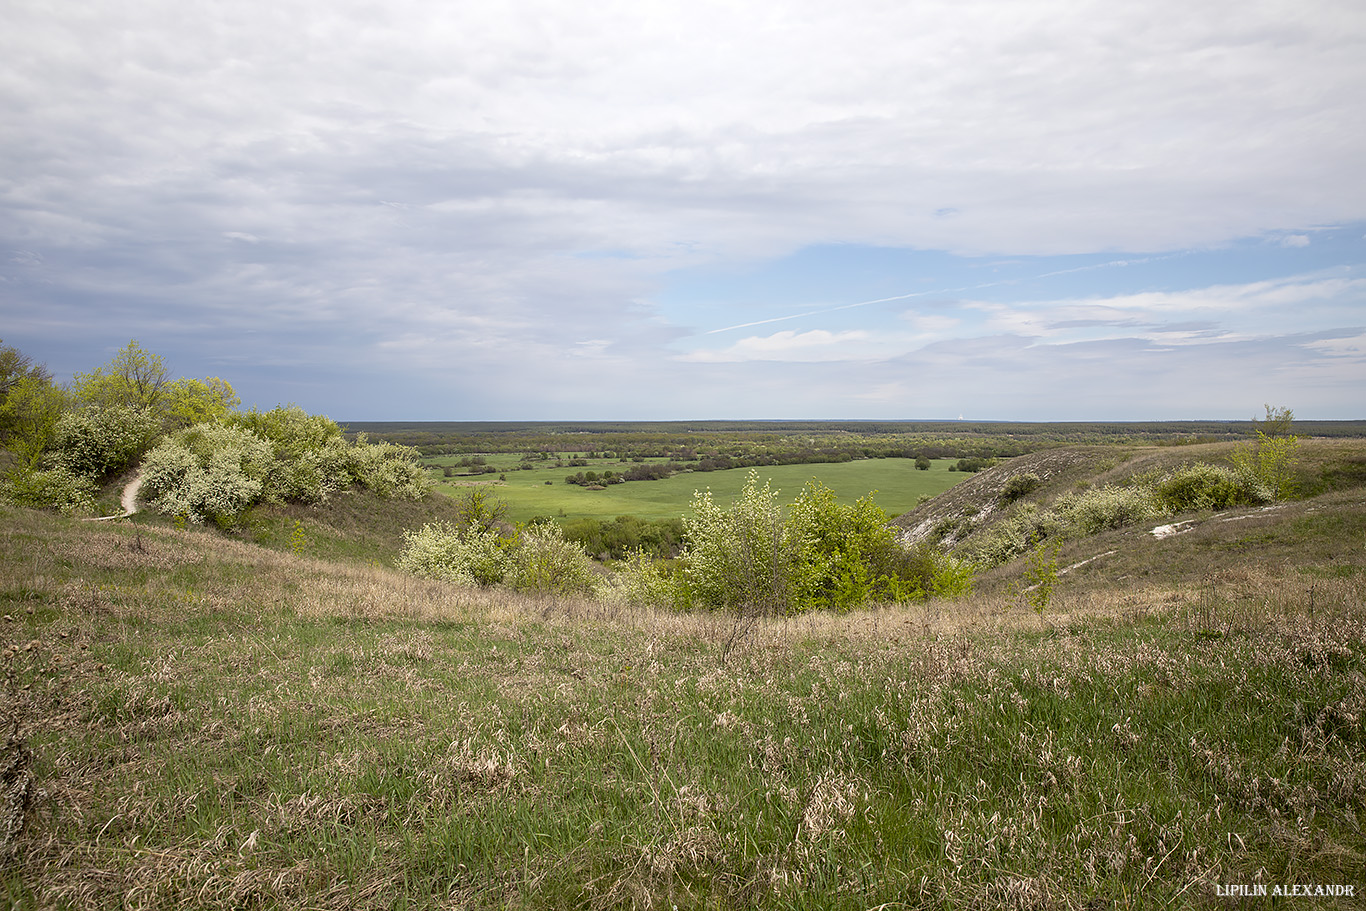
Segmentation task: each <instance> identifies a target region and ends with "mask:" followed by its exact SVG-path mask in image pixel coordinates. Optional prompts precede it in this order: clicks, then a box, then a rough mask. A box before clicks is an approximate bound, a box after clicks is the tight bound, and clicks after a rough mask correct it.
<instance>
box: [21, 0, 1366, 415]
mask: <svg viewBox="0 0 1366 911" xmlns="http://www.w3.org/2000/svg"><path fill="white" fill-rule="evenodd" d="M1363 163H1366V4H1362V3H1361V2H1360V0H1236V2H1233V0H1203V2H1200V3H1191V2H1189V0H1146V2H1144V3H1114V2H1112V0H1095V2H1088V0H1068V2H1060V0H842V2H840V3H830V2H825V0H819V2H817V0H813V2H805V0H770V2H762V3H760V2H742V0H731V2H721V3H716V2H710V0H690V2H673V0H620V2H618V0H595V2H593V3H571V2H568V0H508V2H481V3H473V2H465V0H386V2H385V3H384V4H378V3H375V2H373V0H364V2H361V0H269V2H264V0H231V2H227V0H224V2H218V0H138V2H136V3H93V2H90V0H8V2H6V3H5V12H4V28H3V29H0V339H3V340H4V342H5V343H6V344H9V345H14V346H16V347H18V348H20V349H21V350H23V351H24V352H25V353H27V354H29V355H30V356H32V357H33V358H34V359H35V360H39V361H43V362H45V363H47V365H48V366H49V368H50V369H51V370H52V371H53V372H54V373H55V374H56V375H57V376H58V377H59V378H66V377H69V376H70V375H71V373H72V372H74V371H81V370H89V369H91V368H93V367H95V366H98V365H99V364H102V363H104V362H107V361H108V360H109V359H110V358H111V357H112V356H113V355H114V353H115V352H116V351H117V350H118V349H119V348H120V347H122V346H123V345H124V344H126V343H127V342H128V341H129V339H133V338H136V339H137V340H138V341H139V342H140V343H141V344H142V345H143V346H144V347H146V348H148V349H150V350H152V351H155V352H158V353H160V354H162V355H163V356H164V357H165V358H166V360H167V362H168V365H169V366H170V368H171V370H172V372H173V373H175V374H177V375H184V376H195V377H203V376H220V377H223V378H224V379H227V380H228V381H229V382H231V383H232V384H233V385H234V386H235V387H236V388H237V390H238V392H239V393H240V394H241V396H242V398H243V400H244V403H245V404H247V405H259V406H261V407H267V408H268V407H273V406H274V405H276V404H281V403H288V402H293V403H296V404H299V405H301V406H303V407H305V408H307V409H308V410H309V411H314V412H322V413H326V414H328V415H329V416H331V417H332V418H334V419H337V420H341V421H347V420H354V421H362V420H554V419H580V420H588V419H604V420H611V419H619V420H644V419H702V418H850V419H854V418H882V419H895V418H901V419H915V418H956V417H958V416H960V415H962V416H965V417H968V418H972V419H1009V420H1150V419H1195V418H1244V419H1245V418H1249V417H1252V416H1253V415H1257V414H1260V413H1261V412H1262V406H1263V404H1264V403H1270V404H1274V405H1284V406H1289V407H1291V408H1293V409H1294V410H1295V413H1296V415H1297V416H1299V417H1303V418H1319V419H1334V418H1366V172H1363Z"/></svg>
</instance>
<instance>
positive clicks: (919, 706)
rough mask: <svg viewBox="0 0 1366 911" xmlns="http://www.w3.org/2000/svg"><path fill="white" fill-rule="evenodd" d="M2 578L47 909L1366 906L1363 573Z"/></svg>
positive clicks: (24, 785) (212, 563) (161, 553)
mask: <svg viewBox="0 0 1366 911" xmlns="http://www.w3.org/2000/svg"><path fill="white" fill-rule="evenodd" d="M1353 521H1354V522H1355V523H1356V524H1353V525H1350V526H1348V527H1349V528H1350V529H1353V530H1352V531H1351V532H1349V533H1350V534H1359V530H1360V516H1357V517H1356V518H1355V519H1354V520H1353ZM1335 534H1338V535H1339V536H1340V535H1341V534H1342V529H1339V530H1338V531H1337V532H1335ZM0 554H2V555H3V556H0V613H3V615H4V616H3V619H0V660H3V664H2V665H0V667H2V668H3V673H4V675H5V681H4V696H3V703H4V706H5V708H4V709H3V713H0V717H2V718H3V720H4V722H5V731H4V732H0V739H3V738H6V737H9V740H8V743H7V744H6V747H5V753H4V756H3V760H2V761H0V775H2V776H3V781H2V782H0V784H2V785H3V790H4V791H5V797H6V802H5V804H4V805H0V902H8V904H9V905H11V906H13V907H16V908H149V909H150V908H180V907H195V908H326V909H331V908H336V909H343V908H362V909H364V908H547V909H549V908H566V907H582V908H662V909H668V908H672V907H678V908H703V907H705V908H851V909H853V908H857V909H869V908H884V909H892V908H904V907H925V908H981V907H1009V908H1038V909H1045V908H1058V909H1081V908H1100V907H1110V906H1114V905H1119V906H1125V905H1128V906H1135V907H1155V908H1156V907H1206V906H1209V907H1222V906H1237V907H1247V906H1258V905H1259V904H1261V903H1264V900H1260V899H1256V900H1249V899H1229V898H1223V897H1220V895H1221V893H1220V889H1221V888H1223V887H1225V886H1226V885H1228V884H1256V883H1261V884H1267V885H1268V886H1271V885H1275V884H1341V885H1350V886H1353V887H1354V890H1355V895H1354V896H1350V897H1349V896H1338V897H1326V898H1313V899H1297V900H1295V902H1294V903H1293V904H1289V905H1287V906H1293V907H1301V906H1303V907H1314V908H1338V907H1341V908H1348V907H1357V906H1359V905H1360V903H1361V900H1362V899H1361V896H1362V895H1363V894H1366V873H1363V871H1366V835H1364V834H1363V832H1362V828H1361V818H1362V816H1363V814H1366V730H1363V723H1366V623H1364V622H1363V621H1364V618H1366V609H1364V608H1366V604H1364V603H1363V602H1364V600H1366V592H1364V591H1363V589H1364V588H1366V584H1363V583H1366V578H1363V576H1364V575H1366V574H1362V573H1359V572H1356V571H1344V572H1342V573H1337V574H1333V573H1324V574H1322V576H1316V577H1315V579H1314V584H1313V585H1312V586H1306V585H1305V584H1303V578H1304V577H1303V576H1302V575H1301V574H1299V573H1297V572H1296V571H1295V570H1294V569H1292V568H1288V567H1287V568H1284V569H1281V568H1277V566H1274V565H1270V566H1269V565H1256V564H1252V563H1249V564H1248V566H1246V567H1245V568H1242V569H1238V570H1234V569H1229V570H1227V571H1226V573H1225V576H1223V577H1221V579H1222V581H1219V580H1215V581H1213V582H1207V583H1206V584H1202V585H1199V586H1191V587H1190V588H1186V587H1183V586H1182V585H1180V584H1164V583H1161V582H1153V583H1151V584H1146V583H1145V584H1144V585H1143V586H1141V587H1135V585H1134V584H1133V582H1132V581H1131V582H1129V583H1128V584H1127V585H1126V587H1125V589H1124V590H1123V592H1122V593H1121V594H1116V593H1115V592H1114V591H1113V590H1111V591H1097V590H1087V591H1078V592H1077V593H1075V595H1073V596H1071V597H1065V596H1064V594H1065V593H1063V592H1062V591H1061V588H1060V592H1059V595H1058V597H1057V601H1058V603H1059V604H1060V605H1062V607H1060V610H1065V615H1063V614H1062V613H1059V614H1058V615H1056V616H1054V615H1049V616H1046V617H1045V618H1043V619H1042V620H1041V619H1040V618H1039V617H1036V616H1035V615H1034V614H1032V613H1030V612H1028V611H1026V610H1023V609H1022V608H1021V607H1020V606H1019V604H1018V599H1015V598H1011V597H1008V596H1005V595H991V594H988V595H984V596H981V597H978V598H976V599H974V600H973V601H971V602H970V603H967V604H930V605H926V606H917V607H911V608H905V609H898V610H893V611H879V612H864V613H857V614H853V615H850V616H847V617H831V616H811V617H803V618H800V619H791V620H762V621H754V622H743V623H742V622H737V621H735V620H731V619H727V618H722V617H716V616H677V615H671V614H661V613H655V612H647V611H639V610H635V609H629V608H625V607H620V606H614V605H609V604H601V603H594V602H562V601H533V600H523V599H519V598H517V597H515V596H510V595H506V594H501V593H494V592H479V591H467V590H461V589H457V588H453V587H449V586H443V585H440V584H433V583H428V582H424V581H421V580H416V579H412V578H407V577H402V576H398V575H395V574H393V573H391V572H389V571H388V570H386V569H384V568H382V567H380V566H377V565H370V566H361V565H358V564H356V563H352V564H338V563H327V562H323V561H320V560H315V559H311V558H309V557H308V556H307V555H304V556H296V555H293V554H290V553H288V552H281V551H276V550H270V549H266V548H263V547H259V546H255V545H252V544H247V543H243V542H235V541H227V540H223V539H221V538H219V537H217V536H214V535H212V534H210V533H207V532H203V531H195V530H187V531H180V530H176V529H174V528H170V527H157V526H152V525H141V524H130V523H124V524H120V525H116V526H111V525H98V524H84V523H79V522H74V521H69V520H65V519H61V518H58V517H54V516H50V515H45V514H38V513H32V512H27V511H23V510H15V509H9V510H4V509H3V508H0ZM20 741H22V745H21V743H20Z"/></svg>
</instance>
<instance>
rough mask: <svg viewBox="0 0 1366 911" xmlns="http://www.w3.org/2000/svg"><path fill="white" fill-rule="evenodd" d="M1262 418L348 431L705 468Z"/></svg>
mask: <svg viewBox="0 0 1366 911" xmlns="http://www.w3.org/2000/svg"><path fill="white" fill-rule="evenodd" d="M1259 425H1260V422H1258V421H1254V420H1248V421H1159V422H1133V423H1127V422H1065V423H1017V422H992V421H638V422H633V421H579V422H572V421H428V422H402V421H360V422H352V423H349V424H344V425H343V426H344V427H345V429H346V430H347V432H348V433H349V434H352V435H355V434H359V433H365V434H367V435H369V437H371V438H372V439H379V440H384V441H387V442H392V443H399V444H402V445H404V446H413V447H416V448H417V449H418V450H419V451H420V452H422V454H423V455H425V456H438V455H457V454H465V453H521V454H522V457H523V458H524V459H538V458H543V459H551V458H558V457H559V456H560V455H561V454H564V453H582V454H584V455H587V456H592V455H601V456H606V457H612V458H617V459H623V460H628V461H639V462H645V461H646V460H659V459H664V460H669V461H674V462H688V463H692V464H693V467H694V468H700V469H702V470H708V469H721V468H741V467H748V466H754V465H775V464H805V463H818V462H843V461H851V460H853V459H860V458H912V459H914V458H922V457H923V458H930V459H943V458H970V459H974V458H975V459H994V458H1010V457H1012V456H1017V455H1023V454H1025V453H1027V452H1033V451H1036V450H1039V449H1046V448H1049V447H1053V446H1076V445H1086V444H1111V443H1143V444H1150V445H1168V446H1180V445H1190V444H1195V443H1213V442H1224V441H1236V440H1243V439H1252V438H1255V436H1256V431H1257V428H1258V426H1259ZM1295 432H1296V433H1298V434H1299V435H1301V436H1316V437H1363V436H1366V421H1296V422H1295Z"/></svg>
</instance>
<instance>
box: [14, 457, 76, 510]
mask: <svg viewBox="0 0 1366 911" xmlns="http://www.w3.org/2000/svg"><path fill="white" fill-rule="evenodd" d="M0 497H3V499H5V500H8V501H9V502H11V503H14V504H16V505H18V506H28V507H32V508H34V509H55V510H57V511H58V512H61V513H65V514H67V515H85V514H90V513H93V512H94V511H95V482H94V481H92V480H90V479H89V478H87V477H84V476H82V475H78V474H73V473H72V472H71V471H69V470H68V469H66V468H62V467H57V468H32V467H29V466H21V467H19V468H17V469H15V470H14V471H11V472H10V473H9V474H7V475H6V476H5V477H4V478H3V480H0Z"/></svg>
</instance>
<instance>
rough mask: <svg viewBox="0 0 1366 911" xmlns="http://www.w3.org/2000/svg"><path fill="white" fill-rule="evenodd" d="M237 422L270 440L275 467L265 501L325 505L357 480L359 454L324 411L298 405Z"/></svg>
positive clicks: (267, 483)
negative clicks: (355, 467)
mask: <svg viewBox="0 0 1366 911" xmlns="http://www.w3.org/2000/svg"><path fill="white" fill-rule="evenodd" d="M232 424H233V425H235V426H237V427H241V428H243V429H246V430H249V431H251V432H252V433H254V434H255V435H256V436H258V437H260V438H261V439H263V440H265V441H266V442H268V443H269V444H270V447H271V453H272V455H273V456H274V458H275V462H276V465H275V468H274V470H273V471H271V472H270V474H269V476H268V477H267V478H266V479H265V489H264V490H263V491H262V499H263V500H265V501H266V502H270V503H283V502H287V501H294V502H299V503H320V502H323V501H325V500H326V499H327V497H328V495H330V494H332V493H335V492H337V491H340V490H346V489H347V488H349V487H350V486H351V484H352V483H353V481H354V480H355V475H354V472H353V464H354V462H355V459H356V456H355V454H354V453H353V452H352V451H351V447H350V446H348V445H347V443H346V440H345V438H343V436H342V431H341V428H340V427H338V426H337V425H336V424H335V423H333V422H332V421H331V420H329V419H328V418H326V417H324V416H323V415H320V414H309V413H307V412H306V411H304V410H303V409H302V408H300V407H298V406H297V405H288V406H282V407H279V408H273V409H271V410H270V411H257V410H256V409H255V408H253V409H252V410H250V411H247V412H245V413H242V414H236V415H233V417H232Z"/></svg>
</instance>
